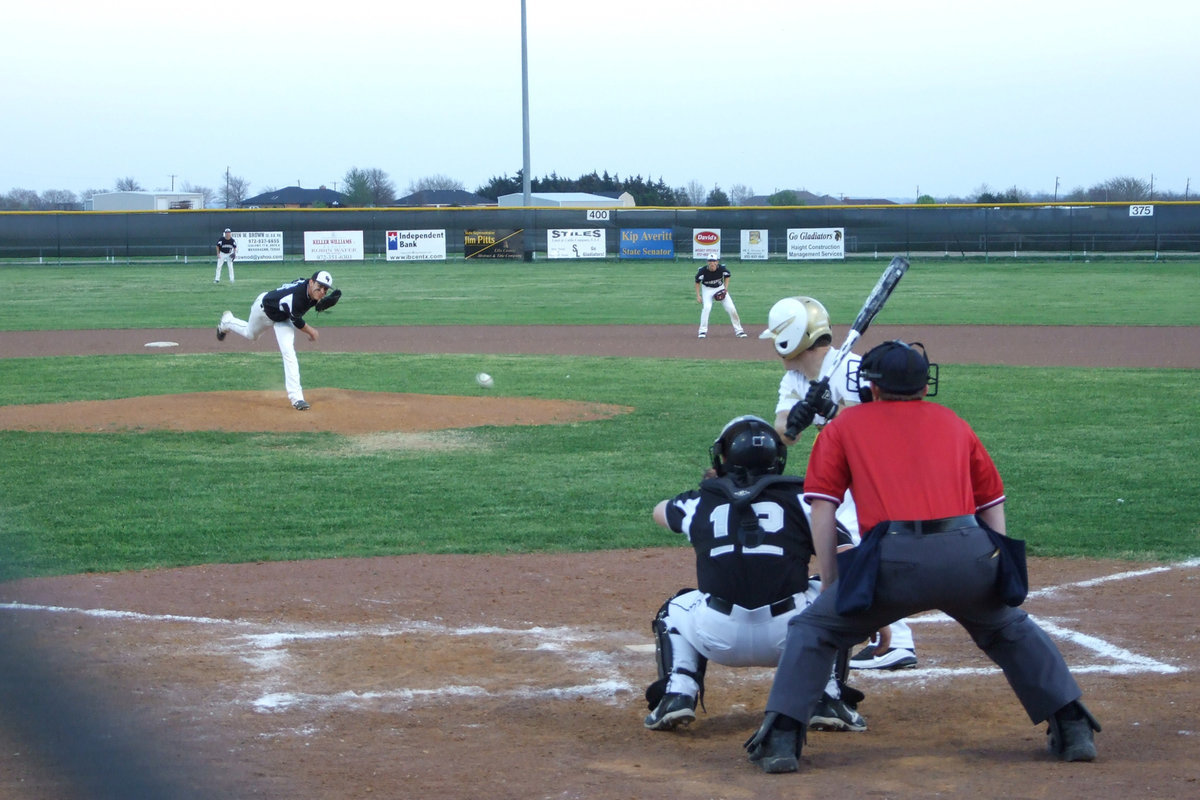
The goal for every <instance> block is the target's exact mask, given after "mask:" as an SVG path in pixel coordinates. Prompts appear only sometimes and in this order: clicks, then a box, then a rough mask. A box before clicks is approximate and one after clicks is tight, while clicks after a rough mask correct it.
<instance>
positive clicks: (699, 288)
mask: <svg viewBox="0 0 1200 800" xmlns="http://www.w3.org/2000/svg"><path fill="white" fill-rule="evenodd" d="M730 275H731V273H730V272H729V269H728V268H726V266H725V265H724V264H722V263H721V260H720V259H719V258H717V257H716V256H709V257H708V261H706V262H705V264H704V266H703V267H701V268H700V269H698V270H696V302H697V303H699V304H700V332H699V334H698V336H699V338H701V339H704V338H706V337H707V336H708V315H709V314H711V313H712V307H713V302H714V301H715V302H718V303H720V304H721V307H722V308H724V309H725V312H726V313H727V314H729V321H730V323H732V325H733V332H734V334H735V335H736V336H737V337H738V338H739V339H745V338H746V332H745V331H744V330H742V319H741V317H739V316H738V312H737V307H736V306H735V305H734V304H733V296H732V295H731V294H729V277H730Z"/></svg>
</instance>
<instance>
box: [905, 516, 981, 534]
mask: <svg viewBox="0 0 1200 800" xmlns="http://www.w3.org/2000/svg"><path fill="white" fill-rule="evenodd" d="M978 527H979V521H978V520H977V519H975V515H974V514H963V515H962V516H959V517H942V518H941V519H913V520H909V519H898V520H892V521H891V522H889V523H888V528H887V532H888V533H946V532H947V531H957V530H960V529H961V528H978Z"/></svg>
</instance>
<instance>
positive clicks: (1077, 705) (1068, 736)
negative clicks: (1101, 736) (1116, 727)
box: [1046, 700, 1100, 761]
mask: <svg viewBox="0 0 1200 800" xmlns="http://www.w3.org/2000/svg"><path fill="white" fill-rule="evenodd" d="M1048 722H1049V723H1050V727H1049V728H1047V729H1046V735H1047V736H1049V737H1050V738H1049V739H1048V740H1047V742H1046V748H1047V749H1048V750H1049V751H1050V753H1051V755H1054V756H1057V757H1058V758H1059V760H1061V761H1095V760H1096V741H1095V738H1094V737H1093V736H1092V731H1099V730H1100V723H1099V722H1097V721H1096V718H1095V717H1093V716H1092V712H1090V711H1088V710H1087V708H1086V707H1085V706H1084V705H1083V703H1081V702H1079V701H1078V700H1076V701H1074V702H1072V703H1068V704H1067V705H1065V706H1063V707H1062V708H1060V709H1059V710H1058V711H1055V712H1054V714H1052V715H1051V717H1050V719H1049V720H1048Z"/></svg>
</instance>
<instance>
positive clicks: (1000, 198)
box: [975, 186, 1029, 203]
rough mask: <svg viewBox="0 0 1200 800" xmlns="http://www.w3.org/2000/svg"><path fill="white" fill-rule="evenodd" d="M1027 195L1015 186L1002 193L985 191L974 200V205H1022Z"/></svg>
mask: <svg viewBox="0 0 1200 800" xmlns="http://www.w3.org/2000/svg"><path fill="white" fill-rule="evenodd" d="M1028 197H1029V195H1028V194H1025V193H1023V192H1022V191H1021V190H1020V189H1018V188H1017V187H1016V186H1013V187H1012V188H1011V189H1008V190H1007V191H1004V192H990V191H985V192H983V193H981V194H980V195H979V196H978V197H977V198H975V202H976V203H1023V202H1025V201H1026V200H1027V199H1028Z"/></svg>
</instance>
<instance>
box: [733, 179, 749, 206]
mask: <svg viewBox="0 0 1200 800" xmlns="http://www.w3.org/2000/svg"><path fill="white" fill-rule="evenodd" d="M751 197H754V190H753V189H752V188H750V187H749V186H746V185H745V184H744V183H735V184H734V185H733V186H730V187H729V199H730V200H732V201H733V204H734V205H735V206H743V205H745V204H746V201H747V200H749V199H750V198H751Z"/></svg>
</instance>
